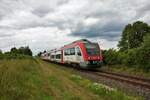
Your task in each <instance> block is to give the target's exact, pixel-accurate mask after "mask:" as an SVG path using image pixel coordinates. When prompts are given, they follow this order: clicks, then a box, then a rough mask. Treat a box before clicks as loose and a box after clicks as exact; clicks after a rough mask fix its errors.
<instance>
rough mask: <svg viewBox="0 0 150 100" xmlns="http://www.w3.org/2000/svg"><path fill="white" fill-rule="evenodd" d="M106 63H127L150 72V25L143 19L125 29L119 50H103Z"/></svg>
mask: <svg viewBox="0 0 150 100" xmlns="http://www.w3.org/2000/svg"><path fill="white" fill-rule="evenodd" d="M103 57H104V64H105V65H117V64H121V65H126V66H129V67H136V68H139V69H142V70H144V71H146V72H150V26H149V25H148V24H147V23H144V22H142V21H137V22H134V23H133V24H128V25H126V26H125V28H124V29H123V32H122V35H121V40H120V41H119V42H118V50H115V49H109V50H103Z"/></svg>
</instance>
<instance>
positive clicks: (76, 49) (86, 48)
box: [41, 39, 102, 69]
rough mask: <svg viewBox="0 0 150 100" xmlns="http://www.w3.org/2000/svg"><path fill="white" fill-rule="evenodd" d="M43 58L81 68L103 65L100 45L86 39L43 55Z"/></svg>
mask: <svg viewBox="0 0 150 100" xmlns="http://www.w3.org/2000/svg"><path fill="white" fill-rule="evenodd" d="M41 58H42V59H44V60H49V61H53V62H57V63H62V64H72V65H76V66H80V67H81V68H85V69H89V68H99V67H101V63H102V54H101V49H100V47H99V45H98V43H93V42H90V41H88V40H86V39H81V40H78V41H74V42H72V43H70V44H68V45H65V46H63V47H62V48H60V49H53V50H51V51H49V52H45V53H42V55H41Z"/></svg>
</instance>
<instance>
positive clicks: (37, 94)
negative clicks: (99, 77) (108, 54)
mask: <svg viewBox="0 0 150 100" xmlns="http://www.w3.org/2000/svg"><path fill="white" fill-rule="evenodd" d="M59 67H60V66H59V65H55V64H50V63H46V62H43V61H40V60H35V59H15V60H14V59H10V60H0V100H134V99H136V100H138V99H141V98H140V97H129V96H127V95H125V94H124V93H122V92H120V91H118V90H115V89H111V88H109V87H106V86H103V85H101V84H97V83H93V82H91V81H89V80H87V79H84V78H82V77H80V76H79V75H75V74H72V73H71V72H69V71H66V70H62V69H59Z"/></svg>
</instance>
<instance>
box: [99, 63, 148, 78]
mask: <svg viewBox="0 0 150 100" xmlns="http://www.w3.org/2000/svg"><path fill="white" fill-rule="evenodd" d="M101 69H103V70H106V71H111V72H117V73H124V74H127V75H133V76H139V77H144V78H150V72H145V71H144V70H142V69H139V68H136V67H128V66H123V65H110V66H103V67H102V68H101Z"/></svg>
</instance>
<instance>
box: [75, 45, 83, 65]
mask: <svg viewBox="0 0 150 100" xmlns="http://www.w3.org/2000/svg"><path fill="white" fill-rule="evenodd" d="M76 61H77V62H78V63H80V62H82V54H81V50H80V48H79V47H76Z"/></svg>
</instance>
